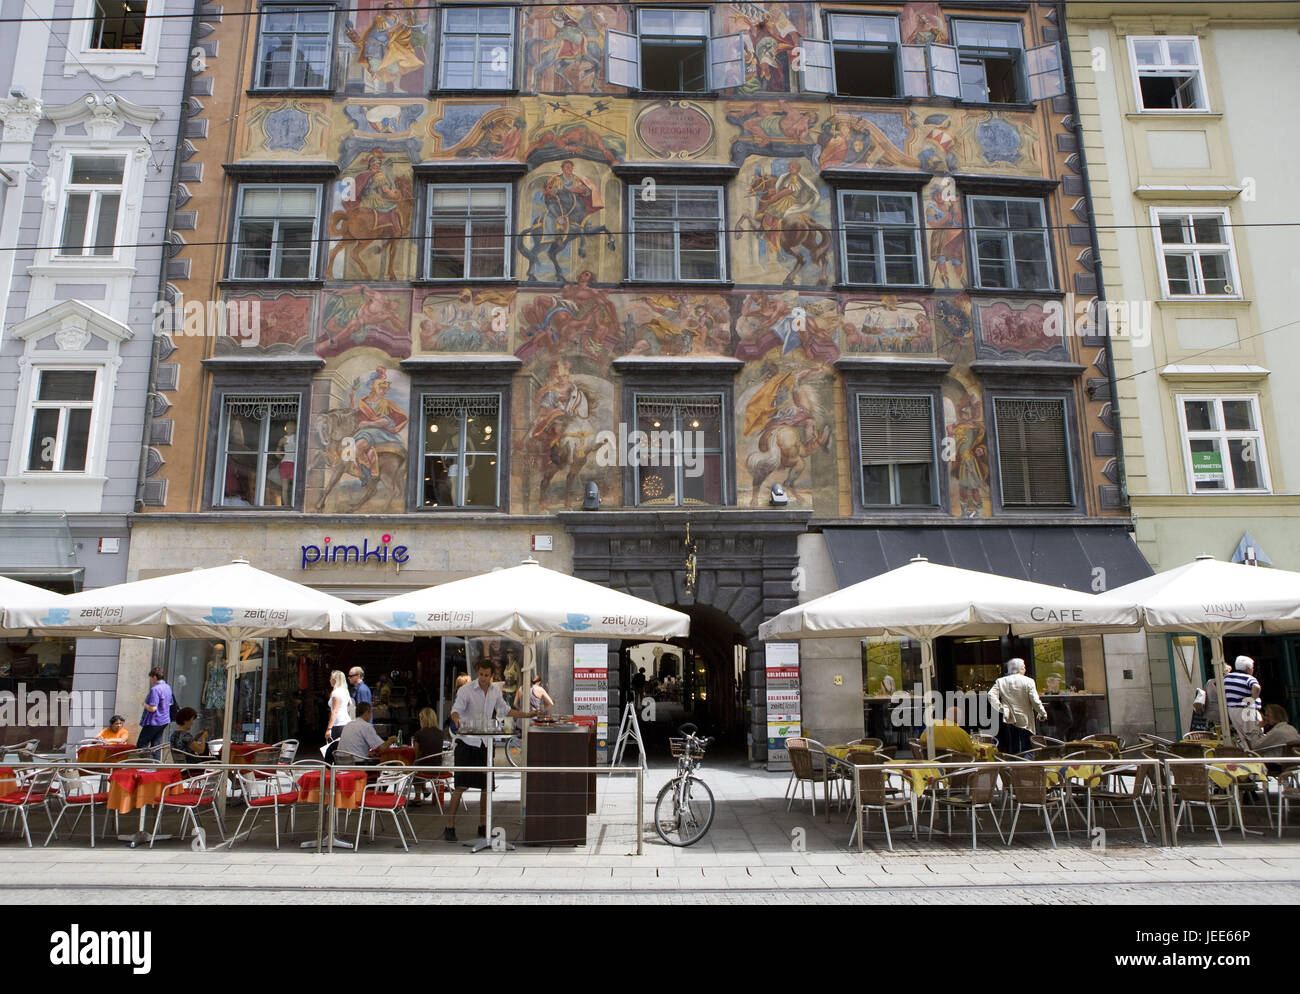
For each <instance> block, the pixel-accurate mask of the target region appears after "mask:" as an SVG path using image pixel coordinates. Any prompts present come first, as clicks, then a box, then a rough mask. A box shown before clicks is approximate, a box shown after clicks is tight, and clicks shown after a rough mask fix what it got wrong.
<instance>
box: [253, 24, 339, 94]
mask: <svg viewBox="0 0 1300 994" xmlns="http://www.w3.org/2000/svg"><path fill="white" fill-rule="evenodd" d="M258 32H259V40H258V49H257V83H256V85H257V87H258V88H261V89H275V90H320V89H326V88H328V87H329V85H330V63H331V60H332V57H333V52H334V8H333V7H332V6H321V5H312V4H309V5H305V6H298V5H289V4H285V5H279V4H277V5H274V6H266V7H263V8H262V9H261V12H260V14H259V17H258Z"/></svg>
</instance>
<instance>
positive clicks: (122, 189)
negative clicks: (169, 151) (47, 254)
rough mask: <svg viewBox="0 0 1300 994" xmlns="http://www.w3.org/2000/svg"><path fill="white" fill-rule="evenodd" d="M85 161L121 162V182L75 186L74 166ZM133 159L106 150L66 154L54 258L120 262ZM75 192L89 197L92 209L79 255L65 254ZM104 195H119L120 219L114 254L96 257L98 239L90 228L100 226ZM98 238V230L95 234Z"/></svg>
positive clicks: (115, 233) (115, 227) (116, 151)
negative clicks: (65, 229)
mask: <svg viewBox="0 0 1300 994" xmlns="http://www.w3.org/2000/svg"><path fill="white" fill-rule="evenodd" d="M85 158H101V159H102V158H113V159H121V160H122V179H121V182H119V183H117V184H115V185H109V184H81V183H78V184H77V185H76V186H74V185H73V183H72V164H73V163H74V162H75V161H76V160H77V159H85ZM131 159H132V156H131V155H130V154H129V153H127V152H126V151H125V150H123V149H104V150H97V151H92V150H88V149H85V150H75V151H73V150H70V151H69V152H68V155H67V160H68V161H67V162H66V163H65V164H64V166H63V176H62V183H61V184H60V189H59V212H58V216H57V218H56V219H55V223H54V230H55V233H56V234H55V240H54V243H53V246H52V250H53V252H54V258H55V259H56V260H59V261H65V260H66V261H75V262H95V261H98V262H117V261H118V259H119V257H120V255H121V251H122V249H121V246H122V227H123V220H124V218H125V216H126V198H127V191H128V190H129V189H130V180H131V178H132V177H130V176H129V175H128V171H129V170H130V168H131ZM75 193H88V194H90V210H89V211H87V214H86V227H87V231H86V232H83V233H82V234H83V236H84V241H85V242H86V244H85V245H83V246H82V250H81V251H80V252H77V253H65V252H64V251H63V225H64V222H65V221H66V220H67V216H68V201H69V200H70V199H71V198H72V195H73V194H75ZM105 193H116V194H117V197H118V200H117V220H116V221H115V222H114V224H113V251H112V252H111V253H107V254H103V255H100V254H97V253H96V252H94V242H95V241H97V238H96V237H93V236H91V235H90V234H89V233H88V232H89V229H90V228H92V227H94V226H95V225H97V224H98V219H99V210H98V207H99V202H100V199H101V198H102V196H103V195H104V194H105ZM95 235H96V236H97V235H98V231H96V232H95Z"/></svg>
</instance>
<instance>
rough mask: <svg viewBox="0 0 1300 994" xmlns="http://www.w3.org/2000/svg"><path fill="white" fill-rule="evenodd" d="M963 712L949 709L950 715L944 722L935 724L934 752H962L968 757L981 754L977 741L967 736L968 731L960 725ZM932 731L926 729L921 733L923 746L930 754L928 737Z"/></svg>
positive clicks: (947, 715) (944, 718)
mask: <svg viewBox="0 0 1300 994" xmlns="http://www.w3.org/2000/svg"><path fill="white" fill-rule="evenodd" d="M960 715H961V712H960V710H958V709H957V708H955V707H954V708H949V709H948V713H947V714H946V715H944V716H943V720H942V721H936V722H935V723H934V751H935V752H936V753H940V752H962V753H965V754H966V755H968V756H975V755H978V754H979V747H978V746H976V745H975V741H974V740H973V739H972V738H971V737H970V736H969V735H968V734H966V729H964V728H962V727H961V725H960V724H959V723H958V720H959V718H960ZM929 732H930V730H929V729H926V730H925V731H924V732H922V733H921V745H923V746H925V747H926V751H927V753H928V752H929V742H928V741H927V739H926V736H927V735H928V734H929Z"/></svg>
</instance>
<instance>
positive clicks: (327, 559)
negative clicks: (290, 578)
mask: <svg viewBox="0 0 1300 994" xmlns="http://www.w3.org/2000/svg"><path fill="white" fill-rule="evenodd" d="M410 558H411V554H410V550H409V549H407V547H406V546H404V545H394V544H393V536H392V535H381V536H380V537H379V542H378V543H377V544H376V545H375V546H374V547H373V548H372V547H371V545H370V539H368V538H367V539H363V540H362V542H361V544H360V545H344V544H343V543H342V542H335V541H333V540H332V539H331V538H330V537H329V536H328V535H326V536H325V540H324V541H323V542H322V543H321V544H320V545H304V546H303V547H302V564H301V565H300V566H299V569H306V568H307V567H308V566H315V565H317V564H324V563H328V564H330V565H340V564H343V565H358V566H364V565H366V564H367V563H375V564H377V565H383V564H385V563H396V564H397V565H399V566H405V565H406V563H407V562H409V561H410Z"/></svg>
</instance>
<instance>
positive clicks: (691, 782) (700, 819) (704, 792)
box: [655, 777, 713, 846]
mask: <svg viewBox="0 0 1300 994" xmlns="http://www.w3.org/2000/svg"><path fill="white" fill-rule="evenodd" d="M680 783H681V780H680V779H678V778H673V779H672V780H669V781H668V782H667V783H666V784H664V786H663V789H662V790H660V791H659V797H658V799H657V800H656V801H655V831H656V832H658V833H659V837H660V838H661V839H663V840H664V841H665V842H667V843H668V844H669V845H670V846H689V845H694V844H695V843H696V842H699V841H700V839H702V838H704V833H705V832H707V831H708V830H709V826H710V825H712V824H713V791H711V790H709V785H708V784H706V783H705V782H704V781H703V780H700V779H698V778H697V777H687V778H686V789H685V793H684V797H679V795H678V786H679V785H680Z"/></svg>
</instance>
